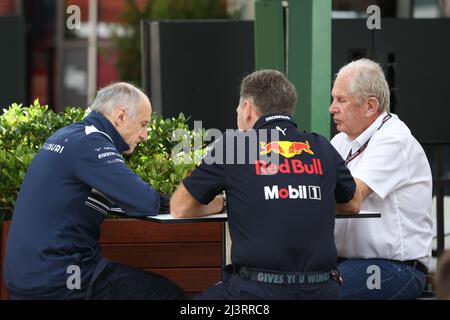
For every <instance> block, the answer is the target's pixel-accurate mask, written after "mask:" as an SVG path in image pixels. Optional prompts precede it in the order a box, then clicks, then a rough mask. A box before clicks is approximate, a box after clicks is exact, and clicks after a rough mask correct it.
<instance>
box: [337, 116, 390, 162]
mask: <svg viewBox="0 0 450 320" xmlns="http://www.w3.org/2000/svg"><path fill="white" fill-rule="evenodd" d="M391 117H392V115H391V114H390V113H388V114H387V115H385V116H384V118H383V121H382V122H381V125H380V126H379V127H378V129H377V130H376V131H378V130H380V128H381V127H382V126H383V124H385V122H386V121H388V120H389V119H390V118H391ZM371 138H372V137H370V138H369V139H368V140H367V141H366V143H364V144H363V145H362V146H361V147H360V148H359V149H358V150H357V151H356V152H355V153H353V154H352V149H350V152H349V153H348V155H347V159H345V165H348V164H349V163H350V161H352V160H353V159H355V158H356V157H357V156H359V155H360V154H361V153H362V152H363V151H364V150H366V148H367V145H368V144H369V141H370V139H371Z"/></svg>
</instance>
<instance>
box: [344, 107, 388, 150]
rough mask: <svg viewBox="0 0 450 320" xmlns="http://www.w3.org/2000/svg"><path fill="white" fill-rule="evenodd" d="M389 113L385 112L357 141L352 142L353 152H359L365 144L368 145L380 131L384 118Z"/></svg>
mask: <svg viewBox="0 0 450 320" xmlns="http://www.w3.org/2000/svg"><path fill="white" fill-rule="evenodd" d="M386 114H387V112H383V113H382V114H380V115H379V116H378V118H377V119H376V120H375V121H374V122H373V123H372V124H371V125H370V126H369V127H368V128H367V129H366V130H364V131H363V133H361V134H360V135H359V136H358V137H357V138H356V139H355V140H353V141H352V142H351V145H352V150H353V151H354V150H357V149H358V148H360V147H361V146H362V145H363V144H364V143H366V142H367V141H368V140H369V139H370V138H371V137H372V136H373V135H374V134H375V132H376V131H377V130H378V128H379V127H380V125H381V123H382V122H383V118H384V117H385V116H386Z"/></svg>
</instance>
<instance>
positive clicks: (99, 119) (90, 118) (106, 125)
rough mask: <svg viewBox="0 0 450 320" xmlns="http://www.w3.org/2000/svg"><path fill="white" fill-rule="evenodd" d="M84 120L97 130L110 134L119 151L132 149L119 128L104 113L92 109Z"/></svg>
mask: <svg viewBox="0 0 450 320" xmlns="http://www.w3.org/2000/svg"><path fill="white" fill-rule="evenodd" d="M83 121H85V122H87V123H89V124H91V125H93V126H94V127H95V128H96V129H97V130H99V131H103V132H104V133H106V134H107V135H108V136H110V137H111V139H112V140H113V143H114V145H115V146H116V148H117V151H119V152H120V153H122V152H124V151H127V150H128V149H130V146H129V145H128V144H127V143H126V142H125V140H123V138H122V136H121V135H120V133H119V132H118V131H117V129H116V128H115V127H114V126H113V125H112V123H111V122H110V121H109V120H108V119H106V118H105V116H103V115H102V114H100V113H98V112H96V111H92V112H91V113H90V114H89V115H87V116H86V117H85V118H84V119H83Z"/></svg>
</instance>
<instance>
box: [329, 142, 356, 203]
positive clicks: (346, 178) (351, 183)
mask: <svg viewBox="0 0 450 320" xmlns="http://www.w3.org/2000/svg"><path fill="white" fill-rule="evenodd" d="M332 150H333V152H334V154H335V159H336V189H335V191H334V197H335V200H336V202H337V203H347V202H349V201H350V200H352V199H353V197H354V195H355V190H356V184H355V179H353V177H352V175H351V173H350V171H349V170H348V168H347V166H346V165H345V161H344V159H342V157H341V155H340V154H339V153H338V152H337V151H336V150H335V149H334V147H333V148H332Z"/></svg>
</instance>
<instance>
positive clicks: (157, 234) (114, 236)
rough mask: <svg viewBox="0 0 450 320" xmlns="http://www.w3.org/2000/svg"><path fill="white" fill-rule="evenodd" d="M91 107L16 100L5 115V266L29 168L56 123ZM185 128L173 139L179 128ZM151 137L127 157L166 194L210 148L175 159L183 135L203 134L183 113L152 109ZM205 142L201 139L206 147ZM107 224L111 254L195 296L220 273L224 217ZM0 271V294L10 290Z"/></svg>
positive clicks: (0, 132) (0, 166) (0, 158)
mask: <svg viewBox="0 0 450 320" xmlns="http://www.w3.org/2000/svg"><path fill="white" fill-rule="evenodd" d="M86 112H87V111H86V110H84V109H81V108H67V109H66V110H65V111H64V112H63V113H60V114H56V113H54V112H53V111H52V110H50V109H49V108H48V106H41V105H40V104H39V101H38V100H36V101H35V102H34V103H33V105H31V106H30V107H22V106H21V105H17V104H12V105H11V106H10V107H9V108H8V109H5V110H4V113H3V114H2V115H0V174H1V179H0V219H1V220H0V226H2V236H1V238H0V239H2V242H1V255H0V258H1V261H0V262H1V265H2V264H3V257H4V253H5V242H6V237H7V231H8V228H9V223H10V221H9V220H10V218H11V216H12V212H13V208H14V204H15V200H16V198H17V195H18V192H19V189H20V185H21V183H22V180H23V178H24V176H25V173H26V170H27V168H28V166H29V164H30V163H31V161H32V159H33V157H34V155H35V154H36V152H37V151H38V150H39V148H40V147H41V145H42V144H43V143H44V142H45V140H46V139H47V137H49V136H50V135H51V134H52V133H53V132H54V131H56V130H57V129H59V128H61V127H64V126H66V125H68V124H70V123H74V122H77V121H80V120H81V119H82V118H83V117H84V115H85V113H86ZM177 129H181V130H183V132H184V133H185V134H184V135H181V136H180V139H177V140H174V139H172V134H173V132H175V130H177ZM148 130H149V134H148V138H147V140H146V141H144V142H143V143H142V144H140V145H139V146H138V147H137V148H136V150H135V152H134V153H133V154H132V155H129V156H126V157H125V159H126V161H127V163H128V165H129V167H130V168H131V169H132V170H133V171H134V172H136V173H137V174H138V175H140V176H141V177H142V179H143V180H144V181H148V182H149V183H150V184H151V185H152V186H153V187H154V188H155V189H156V190H157V191H159V192H160V193H166V194H170V193H172V192H173V191H174V189H175V188H176V186H177V185H178V184H179V183H180V182H181V180H182V179H183V178H184V177H185V176H186V175H187V174H188V173H189V172H190V171H191V170H192V169H193V168H194V167H195V163H196V162H198V161H199V160H200V159H201V158H202V155H203V154H204V149H200V150H196V151H190V152H187V153H186V154H184V157H187V158H188V159H191V160H192V161H190V162H188V163H181V164H175V162H174V161H172V160H173V159H172V150H173V147H175V146H176V145H177V144H178V143H180V142H181V141H182V140H183V139H193V138H194V137H195V136H196V135H199V134H202V132H197V133H196V132H194V131H191V130H189V128H188V126H187V119H186V118H185V117H184V115H183V114H180V115H179V116H178V118H172V119H163V118H162V117H161V116H158V115H153V116H152V120H151V123H150V124H149V129H148ZM202 148H203V145H202ZM110 218H113V219H107V220H105V222H104V223H103V225H102V233H101V234H102V235H101V240H100V242H101V245H102V250H103V253H104V255H105V256H107V257H109V258H110V259H111V260H115V261H119V262H123V263H126V264H129V265H133V266H135V267H138V268H142V269H145V270H152V271H154V272H157V273H160V274H164V275H166V276H168V277H169V278H171V279H173V280H174V281H176V282H178V283H179V284H180V286H182V287H183V288H184V289H185V290H186V291H187V292H188V293H190V294H194V293H197V292H200V291H202V290H203V289H205V288H206V287H208V286H210V285H212V284H214V283H215V282H217V280H219V279H220V276H221V272H220V266H221V264H222V227H221V225H220V223H202V224H178V225H160V224H154V223H150V222H147V221H143V220H137V219H127V218H126V217H124V216H111V217H110ZM2 278H3V277H0V288H1V290H0V292H1V297H2V298H3V299H4V298H6V296H7V292H6V289H5V287H4V284H2Z"/></svg>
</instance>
